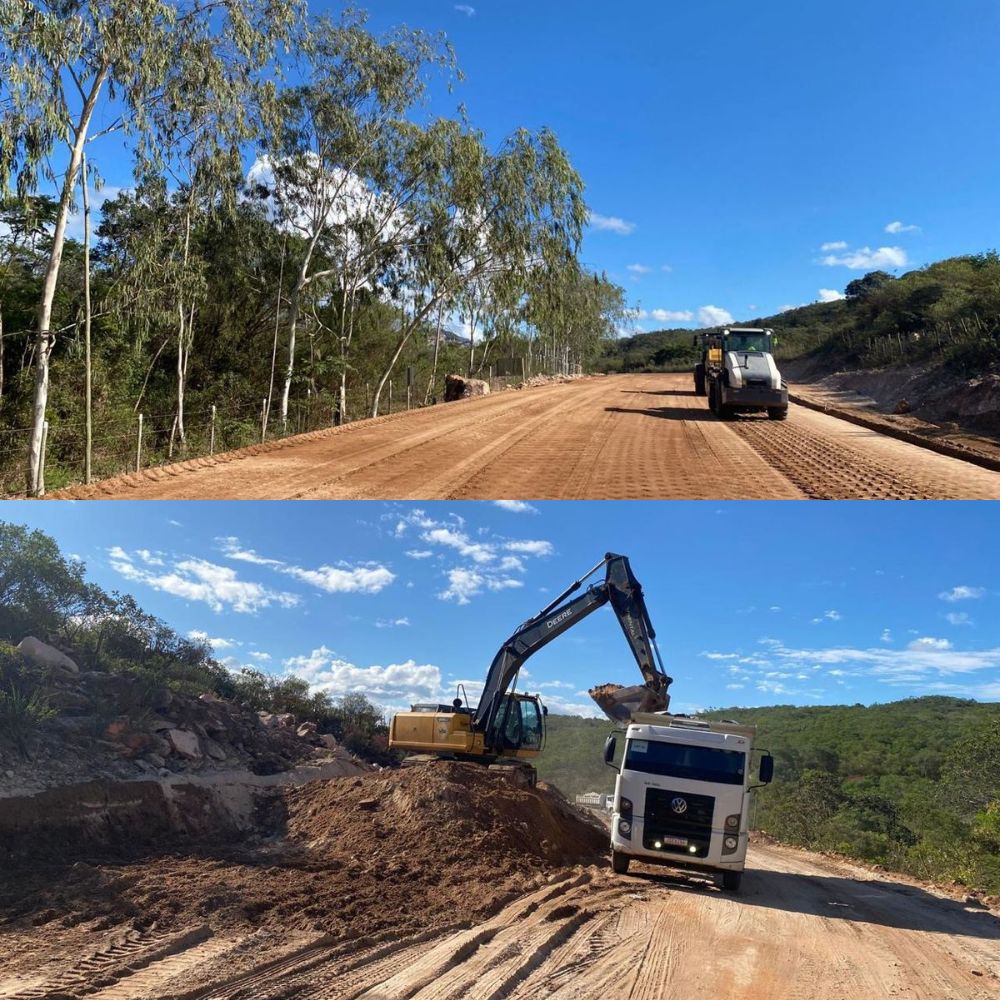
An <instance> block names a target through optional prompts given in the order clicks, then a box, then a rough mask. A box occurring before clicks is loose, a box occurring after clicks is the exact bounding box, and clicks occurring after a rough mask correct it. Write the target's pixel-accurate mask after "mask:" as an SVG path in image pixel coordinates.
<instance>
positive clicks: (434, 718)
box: [389, 695, 542, 760]
mask: <svg viewBox="0 0 1000 1000" xmlns="http://www.w3.org/2000/svg"><path fill="white" fill-rule="evenodd" d="M513 697H514V698H515V699H517V700H521V699H520V697H519V696H517V695H514V696H513ZM525 700H529V699H525ZM530 700H532V701H533V699H530ZM537 742H538V745H536V746H531V747H528V746H522V747H520V748H518V749H514V748H511V749H509V750H504V752H503V753H502V754H499V753H497V752H495V751H490V750H487V749H486V741H485V739H484V738H483V734H482V733H477V732H474V731H473V729H472V716H471V715H470V714H469V713H468V712H428V711H417V712H397V713H396V714H395V715H394V716H393V717H392V720H391V721H390V723H389V747H390V749H393V750H407V751H409V752H410V753H416V754H425V753H429V754H437V755H439V756H444V757H456V758H458V759H463V758H465V759H470V760H487V759H489V760H493V759H498V758H500V757H502V758H504V759H517V760H532V759H534V758H535V757H537V756H538V754H539V753H540V752H541V749H542V746H541V743H542V740H541V739H539V740H538V741H537Z"/></svg>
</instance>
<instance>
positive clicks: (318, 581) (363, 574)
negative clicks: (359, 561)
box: [281, 563, 396, 594]
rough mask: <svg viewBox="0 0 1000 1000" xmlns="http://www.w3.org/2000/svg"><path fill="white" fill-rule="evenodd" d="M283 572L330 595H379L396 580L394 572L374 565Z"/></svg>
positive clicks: (292, 569)
mask: <svg viewBox="0 0 1000 1000" xmlns="http://www.w3.org/2000/svg"><path fill="white" fill-rule="evenodd" d="M281 572H282V573H286V574H287V575H288V576H292V577H295V579H296V580H302V582H303V583H308V584H311V585H312V586H313V587H316V588H317V589H318V590H325V591H326V592H327V593H328V594H377V593H379V592H380V591H382V590H384V589H385V588H386V587H388V586H389V584H390V583H392V581H393V580H395V579H396V574H395V573H393V572H392V570H389V569H387V568H386V567H385V566H380V565H378V564H374V563H372V564H368V565H361V566H349V565H343V566H320V567H318V568H317V569H303V568H302V567H301V566H285V567H283V568H282V569H281Z"/></svg>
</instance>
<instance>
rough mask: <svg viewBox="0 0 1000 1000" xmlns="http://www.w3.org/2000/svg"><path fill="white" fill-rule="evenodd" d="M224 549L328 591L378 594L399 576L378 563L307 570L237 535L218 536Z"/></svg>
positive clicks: (240, 559)
mask: <svg viewBox="0 0 1000 1000" xmlns="http://www.w3.org/2000/svg"><path fill="white" fill-rule="evenodd" d="M217 541H218V542H219V543H220V545H221V548H222V552H223V554H224V555H225V556H226V558H227V559H235V560H237V561H238V562H248V563H252V564H253V565H255V566H268V567H270V568H272V569H274V570H275V571H276V572H278V573H283V574H284V575H285V576H291V577H294V578H295V579H296V580H301V581H302V582H303V583H308V584H310V585H311V586H313V587H315V588H316V589H317V590H325V591H326V592H327V593H329V594H377V593H379V592H380V591H382V590H384V589H385V588H386V587H388V586H389V584H390V583H392V582H393V580H395V579H396V574H395V573H393V572H392V570H390V569H388V568H387V567H385V566H382V565H380V564H379V563H360V564H358V565H351V564H350V563H339V564H338V565H336V566H327V565H323V566H319V567H318V568H316V569H308V568H306V567H303V566H294V565H291V564H289V563H286V562H283V561H282V560H280V559H270V558H267V557H265V556H261V555H259V554H258V553H257V552H255V551H254V550H253V549H247V548H244V547H243V546H242V545H240V540H239V539H238V538H236V537H234V536H228V537H226V538H219V539H217Z"/></svg>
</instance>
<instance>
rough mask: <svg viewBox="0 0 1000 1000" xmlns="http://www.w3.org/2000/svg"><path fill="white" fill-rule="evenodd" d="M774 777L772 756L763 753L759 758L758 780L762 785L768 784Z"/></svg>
mask: <svg viewBox="0 0 1000 1000" xmlns="http://www.w3.org/2000/svg"><path fill="white" fill-rule="evenodd" d="M773 777H774V758H773V757H772V756H771V755H770V754H765V755H764V756H763V757H761V759H760V782H761V784H762V785H769V784H770V783H771V779H772V778H773Z"/></svg>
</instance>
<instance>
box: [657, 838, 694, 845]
mask: <svg viewBox="0 0 1000 1000" xmlns="http://www.w3.org/2000/svg"><path fill="white" fill-rule="evenodd" d="M660 841H661V843H664V844H672V845H673V846H674V847H687V845H688V842H687V840H686V839H685V838H684V837H660Z"/></svg>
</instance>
